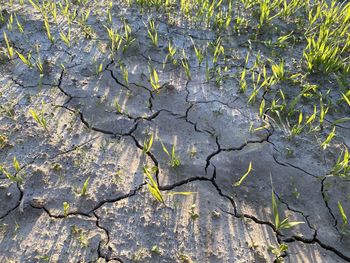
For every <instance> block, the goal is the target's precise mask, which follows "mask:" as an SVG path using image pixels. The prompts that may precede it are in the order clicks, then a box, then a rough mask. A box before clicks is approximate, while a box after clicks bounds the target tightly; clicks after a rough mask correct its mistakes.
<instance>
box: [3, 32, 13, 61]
mask: <svg viewBox="0 0 350 263" xmlns="http://www.w3.org/2000/svg"><path fill="white" fill-rule="evenodd" d="M4 39H5V42H6V47H7V55H8V57H9V58H10V59H11V58H12V57H13V47H11V45H10V42H9V40H8V38H7V35H6V32H5V31H4Z"/></svg>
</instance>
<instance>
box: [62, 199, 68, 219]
mask: <svg viewBox="0 0 350 263" xmlns="http://www.w3.org/2000/svg"><path fill="white" fill-rule="evenodd" d="M68 213H69V204H68V203H67V202H63V215H64V217H67V216H68Z"/></svg>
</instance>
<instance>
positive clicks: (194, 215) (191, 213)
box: [190, 204, 199, 221]
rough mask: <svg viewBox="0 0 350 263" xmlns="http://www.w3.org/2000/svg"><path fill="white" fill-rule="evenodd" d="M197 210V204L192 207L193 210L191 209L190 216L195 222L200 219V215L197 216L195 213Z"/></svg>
mask: <svg viewBox="0 0 350 263" xmlns="http://www.w3.org/2000/svg"><path fill="white" fill-rule="evenodd" d="M195 209H196V205H195V204H193V205H191V208H190V216H191V219H192V220H193V221H194V220H196V219H197V218H198V217H199V214H197V213H196V212H195Z"/></svg>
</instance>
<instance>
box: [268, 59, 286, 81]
mask: <svg viewBox="0 0 350 263" xmlns="http://www.w3.org/2000/svg"><path fill="white" fill-rule="evenodd" d="M271 69H272V73H273V76H274V77H275V79H276V81H280V80H283V79H284V61H283V60H282V62H281V63H280V64H273V65H272V67H271Z"/></svg>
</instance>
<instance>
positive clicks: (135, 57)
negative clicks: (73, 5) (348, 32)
mask: <svg viewBox="0 0 350 263" xmlns="http://www.w3.org/2000/svg"><path fill="white" fill-rule="evenodd" d="M90 4H91V6H95V5H98V4H96V3H94V2H91V3H90ZM17 8H18V9H19V10H20V14H21V16H26V18H27V22H26V25H25V32H24V33H23V34H19V33H17V32H11V33H9V37H10V39H11V41H12V42H13V43H15V45H16V48H17V49H18V50H23V51H25V50H32V49H33V47H34V45H35V44H39V45H40V52H41V56H42V58H43V59H45V61H47V63H48V66H47V68H46V70H47V71H48V72H47V73H46V74H44V77H43V78H42V80H41V84H38V83H39V79H40V78H39V74H38V72H37V71H36V69H28V68H27V67H26V66H25V65H24V64H23V63H22V62H21V61H20V59H19V58H17V57H16V58H13V59H11V60H10V61H7V62H5V63H3V64H1V65H0V92H1V99H0V100H1V104H2V105H4V106H6V109H10V110H11V112H13V113H14V114H10V115H9V114H8V111H5V110H3V111H2V112H1V116H0V132H1V134H4V135H6V137H7V138H8V141H7V142H6V144H5V145H4V147H1V154H0V163H1V164H3V165H4V166H6V167H7V168H8V170H9V171H10V172H11V173H17V172H16V171H15V170H14V168H13V167H12V165H11V164H12V160H13V157H16V159H17V160H18V161H19V163H20V165H21V167H20V171H21V173H22V174H24V182H23V183H16V182H12V181H11V180H9V179H8V178H7V177H6V176H5V175H4V174H2V175H1V177H0V196H1V200H2V202H1V203H0V219H1V221H0V261H1V262H273V261H274V260H275V256H274V255H273V254H272V253H271V252H270V249H269V247H274V248H275V247H278V246H279V245H280V244H282V243H286V244H288V251H287V252H286V253H284V254H283V258H284V260H285V261H286V262H349V261H350V250H349V249H348V248H349V246H350V239H349V237H348V236H346V235H345V236H344V235H343V234H342V229H341V228H342V226H341V224H342V217H341V214H340V213H339V210H338V208H337V202H338V201H341V202H342V204H343V206H344V210H345V211H350V205H349V196H348V193H349V189H350V185H349V182H348V181H347V180H339V178H334V177H331V178H328V177H324V176H325V175H327V174H328V173H329V171H330V169H331V168H332V165H333V164H334V162H335V160H336V158H337V154H338V153H339V150H338V149H337V147H336V145H335V146H334V147H333V146H332V147H330V150H329V151H327V152H324V151H322V149H321V148H320V147H319V146H318V145H316V146H315V144H313V143H312V140H313V139H314V138H311V137H312V136H311V135H305V136H304V135H300V136H297V137H296V138H294V139H293V140H287V139H286V138H285V136H284V134H283V131H281V129H279V127H278V126H277V125H275V123H272V122H269V121H268V120H264V119H262V118H260V116H259V109H258V108H257V107H255V106H252V105H248V104H247V98H246V97H245V96H242V94H241V93H239V86H238V83H237V81H235V80H231V81H227V82H226V83H225V84H224V85H223V87H217V85H216V84H215V82H214V81H209V82H207V81H206V78H205V69H203V68H201V67H199V65H198V63H197V61H196V60H195V57H194V54H190V53H189V54H190V55H189V56H190V57H189V61H191V65H192V78H191V79H188V78H187V77H186V75H185V74H184V72H183V71H182V70H181V69H180V68H179V67H177V66H174V65H172V64H171V63H167V65H166V66H165V67H164V68H162V64H163V60H164V57H165V56H166V54H167V53H166V51H165V47H166V46H167V38H166V37H165V36H167V37H171V38H173V41H174V42H175V43H176V45H177V46H179V47H181V48H184V49H185V50H190V49H192V47H191V41H188V37H189V36H192V37H193V38H194V39H196V40H197V41H206V38H208V39H214V37H215V36H214V34H212V33H211V32H205V35H204V34H203V32H200V30H195V29H184V28H182V27H178V26H175V25H173V26H172V25H168V24H167V23H165V22H162V19H161V18H160V19H159V21H157V22H158V23H159V28H158V30H159V32H163V35H161V36H160V40H159V42H160V43H159V48H158V49H155V48H153V47H152V45H151V43H150V41H149V39H147V31H146V30H142V29H143V28H144V24H143V22H142V21H147V15H146V14H141V13H138V11H137V10H134V9H132V8H130V9H128V8H123V7H117V6H115V8H113V11H112V13H113V19H114V20H115V21H114V22H115V24H116V25H117V27H118V26H119V27H122V26H123V23H122V22H121V19H120V17H121V16H123V17H126V18H127V20H128V23H129V24H130V25H131V27H132V29H133V36H134V37H135V39H136V40H135V43H134V44H133V45H132V46H131V47H130V49H128V50H127V51H126V52H125V53H122V52H120V53H118V60H122V61H123V63H124V64H125V65H126V66H127V67H128V69H129V80H128V83H126V82H125V81H124V80H123V74H122V72H121V70H120V65H119V64H118V60H117V58H114V59H111V58H109V57H108V54H107V46H108V44H109V42H108V39H106V38H107V36H106V32H105V31H106V30H105V28H104V27H103V24H102V23H100V22H101V21H99V19H98V16H92V17H91V18H90V20H89V25H91V27H92V28H93V30H94V36H93V37H92V39H86V38H84V37H79V34H78V33H77V32H79V30H80V29H79V27H78V25H77V23H76V22H75V21H73V24H72V34H73V32H75V33H76V34H75V38H74V40H73V42H74V44H73V45H72V47H71V48H69V49H67V47H66V46H64V44H63V43H61V41H59V40H58V41H57V42H55V43H54V44H52V43H50V41H49V40H48V39H47V37H46V32H45V30H43V28H42V18H41V17H40V15H39V14H38V13H37V12H35V11H33V8H32V7H31V6H29V5H27V6H25V7H20V6H18V7H17ZM60 23H61V24H60ZM59 25H60V26H62V27H64V26H66V24H65V22H64V21H63V20H60V21H59ZM0 26H2V27H5V25H1V24H0ZM53 32H54V33H55V36H56V38H58V39H59V36H58V34H59V31H58V30H57V28H56V31H55V29H53ZM204 36H205V37H206V38H203V37H204ZM227 41H228V44H227V45H229V44H230V45H231V47H232V48H236V51H235V52H237V53H242V54H245V53H246V52H247V49H246V48H244V47H241V46H240V44H239V42H240V41H242V39H241V38H238V39H237V40H235V38H234V37H231V38H229V39H228V40H227ZM0 43H1V44H3V43H4V39H3V36H0ZM33 50H34V49H33ZM244 57H245V55H242V57H241V59H244ZM149 61H151V62H152V64H153V65H154V66H155V67H157V68H158V74H159V82H160V83H161V84H162V86H161V88H160V91H159V92H156V91H154V90H153V89H152V87H151V85H150V82H149V79H148V77H147V76H149V71H148V70H149V69H148V63H149ZM100 63H102V65H103V69H102V71H101V72H100V73H99V74H97V73H96V67H97V68H98V66H99V65H100ZM61 64H63V65H64V67H61V66H60V65H61ZM240 64H241V63H240V62H239V61H238V62H237V65H238V66H237V65H235V66H234V67H232V69H230V70H232V71H233V72H235V71H237V70H238V68H240V67H243V66H239V65H240ZM42 101H44V109H45V116H46V119H47V121H48V131H49V132H45V130H44V129H43V128H42V127H41V126H40V125H38V124H37V123H36V122H35V121H34V119H33V118H32V117H31V115H30V114H29V113H28V110H29V109H31V108H34V109H38V110H39V109H41V105H42ZM116 101H117V102H118V104H119V105H120V109H119V110H118V109H116V106H115V105H116ZM4 108H5V107H3V108H2V109H4ZM261 125H265V126H264V128H263V129H260V130H258V131H255V132H254V131H251V127H259V126H261ZM349 129H350V127H347V126H346V125H345V124H344V125H343V126H342V127H340V128H339V130H338V131H337V132H338V133H337V135H338V136H337V141H336V143H335V144H338V145H340V144H341V143H344V144H345V145H346V144H347V145H349V139H350V136H349V135H350V134H349V132H348V131H349ZM150 134H153V135H154V143H153V145H152V147H151V149H150V150H149V151H148V152H147V153H144V152H143V144H144V141H146V140H147V139H148V138H149V136H150ZM322 136H324V135H322ZM161 142H162V143H163V144H164V146H165V147H166V148H167V149H168V150H170V149H171V147H172V145H174V144H175V145H176V154H177V155H178V157H179V158H180V160H181V164H180V166H179V167H175V168H174V167H171V166H170V164H169V157H168V156H167V154H166V153H165V152H164V151H163V148H162V143H161ZM286 149H289V150H288V151H287V150H286ZM290 149H291V150H290ZM291 151H292V153H293V154H290V152H291ZM251 161H252V163H253V171H252V172H251V174H249V175H248V177H247V178H246V179H245V180H244V182H243V183H242V185H241V186H239V187H235V186H233V184H234V183H235V182H237V181H238V180H239V179H240V177H241V176H242V175H243V174H244V173H245V172H246V170H247V167H248V166H249V163H250V162H251ZM145 166H148V167H152V166H155V167H157V168H158V169H157V171H156V172H155V174H154V175H155V181H156V182H157V184H158V187H159V189H160V191H161V193H162V194H163V196H164V199H165V205H164V204H160V203H158V202H157V201H156V200H155V199H154V198H153V197H152V195H151V194H150V192H149V191H148V188H147V183H146V181H145V176H144V174H143V168H144V167H145ZM87 178H90V181H89V184H88V188H87V194H86V195H84V196H80V195H79V192H80V191H81V189H82V187H83V184H84V182H85V181H86V180H87ZM270 178H272V180H273V186H274V194H275V196H276V198H277V199H278V201H279V211H280V217H281V219H283V218H285V217H288V218H289V219H290V220H291V221H301V222H303V224H299V225H297V226H295V227H293V228H291V229H282V230H280V229H277V228H276V226H275V224H274V217H273V211H272V205H271V181H270ZM174 192H191V194H189V195H174V194H172V193H174ZM64 202H67V203H68V204H69V208H68V210H67V211H64V209H63V203H64ZM152 248H153V249H152ZM154 248H156V249H154Z"/></svg>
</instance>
